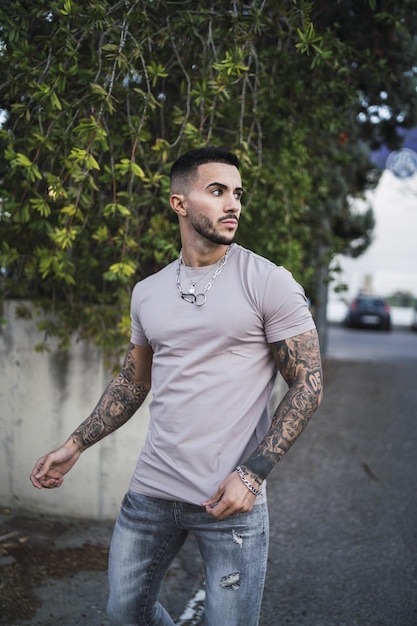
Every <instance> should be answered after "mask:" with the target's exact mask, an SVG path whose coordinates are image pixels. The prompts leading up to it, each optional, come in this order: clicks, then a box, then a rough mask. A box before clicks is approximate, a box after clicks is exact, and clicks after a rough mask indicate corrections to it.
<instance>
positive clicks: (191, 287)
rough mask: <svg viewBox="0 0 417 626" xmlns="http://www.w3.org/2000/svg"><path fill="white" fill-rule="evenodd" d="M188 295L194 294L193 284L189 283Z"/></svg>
mask: <svg viewBox="0 0 417 626" xmlns="http://www.w3.org/2000/svg"><path fill="white" fill-rule="evenodd" d="M188 293H195V283H191V285H190V286H189V287H188Z"/></svg>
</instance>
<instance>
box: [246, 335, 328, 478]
mask: <svg viewBox="0 0 417 626" xmlns="http://www.w3.org/2000/svg"><path fill="white" fill-rule="evenodd" d="M273 352H274V354H275V357H276V360H277V366H278V369H279V371H280V372H281V374H282V376H283V378H284V380H285V381H286V383H287V384H288V387H289V388H288V391H287V393H286V394H285V396H284V398H283V399H282V401H281V402H280V404H279V406H278V408H277V410H276V411H275V413H274V416H273V418H272V423H271V427H270V429H269V431H268V432H267V433H266V435H265V437H264V439H263V440H262V441H261V442H260V444H259V445H258V447H257V448H256V450H255V451H254V452H253V454H251V456H250V457H249V458H248V459H247V460H246V461H245V463H244V467H245V469H246V471H247V472H248V474H249V475H250V476H252V478H254V479H255V477H257V478H258V482H259V479H261V480H263V479H265V478H266V477H267V476H268V474H269V473H270V471H271V470H272V468H273V467H274V466H275V465H276V463H278V461H279V460H280V459H282V457H283V456H284V454H286V452H288V450H289V449H290V447H291V446H292V444H293V443H294V441H295V440H296V439H297V437H298V436H299V435H300V434H301V433H302V431H303V430H304V428H305V427H306V425H307V423H308V422H309V420H310V418H311V417H312V415H313V413H314V412H315V410H316V409H317V408H318V406H319V404H320V402H321V399H322V394H323V385H322V369H321V359H320V348H319V342H318V337H317V333H316V331H315V330H313V331H308V332H306V333H302V334H301V335H297V336H296V337H292V338H290V339H286V340H283V341H277V342H276V343H275V344H273Z"/></svg>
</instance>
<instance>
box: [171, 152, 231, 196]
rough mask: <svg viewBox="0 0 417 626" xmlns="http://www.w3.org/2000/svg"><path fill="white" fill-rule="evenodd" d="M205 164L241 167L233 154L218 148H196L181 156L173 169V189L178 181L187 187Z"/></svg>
mask: <svg viewBox="0 0 417 626" xmlns="http://www.w3.org/2000/svg"><path fill="white" fill-rule="evenodd" d="M205 163H226V164H227V165H234V166H235V167H236V168H237V169H239V167H240V162H239V159H238V158H237V156H236V155H235V154H233V152H230V151H229V150H227V149H226V148H221V147H217V146H206V147H205V148H196V149H194V150H190V151H189V152H186V153H185V154H183V155H182V156H180V157H179V158H178V159H177V160H176V161H175V163H174V164H173V166H172V168H171V175H170V178H171V187H172V185H173V184H175V183H176V182H178V181H181V182H182V184H184V185H187V184H188V183H189V182H190V180H191V178H192V177H193V176H194V174H195V173H196V171H197V169H198V168H199V167H200V165H204V164H205Z"/></svg>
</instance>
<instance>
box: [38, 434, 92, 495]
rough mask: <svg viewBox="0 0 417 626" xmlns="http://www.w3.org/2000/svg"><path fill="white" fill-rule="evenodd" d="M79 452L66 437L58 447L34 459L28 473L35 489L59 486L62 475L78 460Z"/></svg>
mask: <svg viewBox="0 0 417 626" xmlns="http://www.w3.org/2000/svg"><path fill="white" fill-rule="evenodd" d="M80 454H81V451H80V449H79V448H78V446H77V445H76V444H75V443H74V442H73V441H72V440H71V439H68V441H66V442H65V443H64V444H63V445H62V446H61V447H60V448H57V449H56V450H53V451H52V452H49V453H48V454H45V456H43V457H41V458H40V459H38V461H36V463H35V467H34V468H33V471H32V473H31V475H30V480H31V481H32V484H33V485H34V486H35V487H37V489H53V488H54V487H60V486H61V485H62V483H63V481H64V475H65V474H66V473H67V472H69V470H70V469H71V467H73V465H74V464H75V463H76V462H77V461H78V459H79V457H80Z"/></svg>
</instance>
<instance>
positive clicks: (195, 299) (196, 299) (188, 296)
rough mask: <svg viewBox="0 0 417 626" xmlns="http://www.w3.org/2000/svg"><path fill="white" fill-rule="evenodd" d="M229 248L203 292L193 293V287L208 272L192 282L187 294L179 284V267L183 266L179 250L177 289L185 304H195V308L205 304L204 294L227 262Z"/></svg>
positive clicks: (205, 297)
mask: <svg viewBox="0 0 417 626" xmlns="http://www.w3.org/2000/svg"><path fill="white" fill-rule="evenodd" d="M231 247H232V246H231V245H230V246H229V247H228V248H227V250H226V253H225V255H224V256H222V258H221V259H220V264H219V267H218V268H217V269H216V270H215V272H214V274H213V276H212V277H211V278H210V280H209V282H208V283H207V285H206V286H205V287H204V289H203V291H201V292H200V293H195V286H196V284H197V283H198V282H199V281H200V280H201V279H202V278H204V276H205V275H206V274H208V272H206V274H203V276H202V277H201V278H199V279H198V280H197V281H195V282H192V283H191V285H190V287H189V288H188V293H184V292H183V290H182V289H181V282H180V273H181V265H184V261H183V258H182V250H181V252H180V255H179V257H178V266H177V289H178V292H179V294H180V296H181V298H182V299H183V300H185V301H186V302H190V303H191V304H195V305H196V306H202V305H203V304H205V302H207V296H206V293H207V292H208V290H209V289H210V288H211V286H212V284H213V283H214V281H215V280H216V278H217V276H218V275H219V274H220V272H221V271H222V269H223V267H224V265H225V263H226V261H227V257H228V255H229V252H230V248H231ZM184 268H185V265H184Z"/></svg>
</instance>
